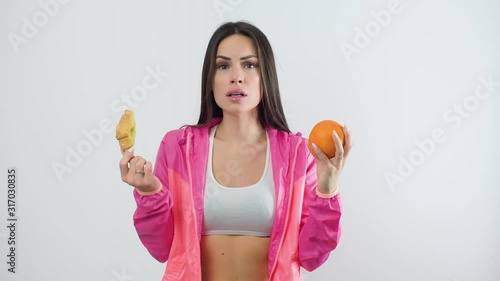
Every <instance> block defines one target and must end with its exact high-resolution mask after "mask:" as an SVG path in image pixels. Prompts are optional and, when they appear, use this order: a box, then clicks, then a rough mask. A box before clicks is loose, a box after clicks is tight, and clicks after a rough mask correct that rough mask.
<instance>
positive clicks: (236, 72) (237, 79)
mask: <svg viewBox="0 0 500 281" xmlns="http://www.w3.org/2000/svg"><path fill="white" fill-rule="evenodd" d="M241 83H243V73H242V71H241V69H239V68H238V67H234V68H233V73H232V76H231V84H241Z"/></svg>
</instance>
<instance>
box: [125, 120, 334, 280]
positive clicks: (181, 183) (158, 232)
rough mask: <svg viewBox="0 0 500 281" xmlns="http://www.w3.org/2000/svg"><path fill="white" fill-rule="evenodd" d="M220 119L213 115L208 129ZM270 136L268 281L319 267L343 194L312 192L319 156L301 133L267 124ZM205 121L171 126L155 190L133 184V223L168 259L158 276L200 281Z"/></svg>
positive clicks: (331, 245) (290, 277)
mask: <svg viewBox="0 0 500 281" xmlns="http://www.w3.org/2000/svg"><path fill="white" fill-rule="evenodd" d="M220 121H221V118H215V119H213V122H212V124H211V125H210V127H212V126H214V125H215V124H218V123H219V122H220ZM266 130H267V132H268V134H269V141H270V151H271V159H272V161H271V162H272V169H273V175H274V185H275V194H276V196H275V197H276V210H275V218H274V222H273V229H272V233H271V240H270V244H269V254H268V273H269V280H270V281H295V280H297V281H298V280H303V279H302V277H301V274H300V267H301V266H302V267H303V268H304V269H306V270H307V271H312V270H314V269H316V268H318V267H319V266H320V265H322V264H323V263H324V262H325V261H326V260H327V258H328V256H329V255H330V252H331V251H333V250H334V249H335V248H336V247H337V244H338V242H339V239H340V216H341V200H340V195H339V194H338V193H335V194H332V195H326V194H321V193H319V192H317V191H316V185H317V175H316V162H315V160H314V157H313V156H312V155H311V153H310V152H309V150H308V149H307V145H306V139H305V138H302V137H301V136H300V133H298V134H297V135H293V134H290V133H287V132H283V131H277V130H275V129H272V128H266ZM208 146H209V127H204V128H193V127H189V126H187V127H183V128H182V129H178V130H173V131H170V132H168V133H167V134H166V135H165V137H164V138H163V140H162V142H161V145H160V148H159V150H158V155H157V158H156V163H155V169H154V174H155V175H156V176H157V177H158V178H159V179H160V181H161V183H162V188H161V190H160V191H159V192H157V193H154V194H150V195H144V194H139V192H138V191H137V190H134V197H135V200H136V202H137V209H136V211H135V213H134V225H135V228H136V230H137V233H138V235H139V238H140V239H141V241H142V243H143V244H144V246H145V247H146V248H147V249H148V251H149V253H150V254H151V255H152V256H153V257H154V258H155V259H157V260H158V261H160V262H165V261H167V260H168V262H167V266H166V270H165V274H164V276H163V279H162V280H163V281H167V280H168V281H174V280H175V281H179V280H181V281H201V263H200V247H199V245H200V240H201V233H202V227H203V223H202V222H203V198H204V194H203V193H204V189H205V188H204V186H205V172H206V168H207V161H208V149H209V147H208Z"/></svg>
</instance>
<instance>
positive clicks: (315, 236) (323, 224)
mask: <svg viewBox="0 0 500 281" xmlns="http://www.w3.org/2000/svg"><path fill="white" fill-rule="evenodd" d="M306 153H307V156H306V157H307V165H306V179H305V187H304V203H303V207H302V217H301V223H300V233H299V246H298V247H299V261H300V264H301V266H302V267H303V268H304V269H305V270H307V271H313V270H315V269H316V268H318V267H319V266H321V265H322V264H323V263H324V262H325V261H326V260H327V259H328V257H329V255H330V252H331V251H333V250H334V249H335V248H336V247H337V244H338V242H339V239H340V234H341V229H340V217H341V213H342V205H341V200H340V194H339V193H338V192H337V191H336V192H335V193H333V194H332V195H324V194H320V193H318V192H317V190H316V187H317V181H318V179H317V175H316V161H315V159H314V157H313V156H312V154H311V153H310V152H309V151H307V152H306Z"/></svg>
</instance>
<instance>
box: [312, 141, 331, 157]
mask: <svg viewBox="0 0 500 281" xmlns="http://www.w3.org/2000/svg"><path fill="white" fill-rule="evenodd" d="M312 146H313V148H314V152H316V156H315V157H314V158H316V159H317V160H319V161H325V160H328V156H326V154H325V153H324V152H323V151H322V150H321V149H320V148H319V147H318V146H317V145H316V144H315V143H314V142H313V144H312Z"/></svg>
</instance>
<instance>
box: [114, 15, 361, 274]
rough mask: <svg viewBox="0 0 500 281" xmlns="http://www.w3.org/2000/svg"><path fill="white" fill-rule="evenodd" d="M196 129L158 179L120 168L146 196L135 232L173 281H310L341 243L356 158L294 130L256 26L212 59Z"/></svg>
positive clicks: (217, 47) (172, 144)
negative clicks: (344, 202) (348, 168)
mask: <svg viewBox="0 0 500 281" xmlns="http://www.w3.org/2000/svg"><path fill="white" fill-rule="evenodd" d="M201 97H202V102H201V113H200V117H199V120H198V124H197V125H192V126H185V127H183V128H181V129H178V130H173V131H170V132H168V133H167V134H166V135H165V137H164V138H163V140H162V142H161V144H160V148H159V151H158V155H157V158H156V162H155V169H154V171H153V168H152V163H151V162H148V161H146V160H145V159H144V158H142V157H140V156H134V154H133V151H129V152H125V153H124V155H123V158H122V159H121V161H120V170H121V176H122V179H123V181H125V182H126V183H128V184H130V185H131V186H133V187H135V189H134V197H135V200H136V202H137V209H136V212H135V214H134V224H135V227H136V230H137V233H138V234H139V237H140V239H141V241H142V243H143V244H144V246H145V247H146V248H147V249H148V251H149V252H150V253H151V255H152V256H153V257H154V258H156V259H157V260H158V261H160V262H165V261H167V260H168V262H167V267H166V270H165V275H164V276H163V280H176V281H177V280H188V281H196V280H204V281H226V280H240V281H246V280H248V281H250V280H251V281H255V280H272V281H278V280H284V281H285V280H286V281H291V280H302V277H301V275H300V267H301V266H302V267H303V268H305V269H306V270H308V271H312V270H314V269H316V268H318V267H319V266H320V265H321V264H323V263H324V262H325V261H326V259H327V258H328V256H329V254H330V252H331V251H333V250H334V249H335V248H336V246H337V243H338V241H339V238H340V224H339V221H340V215H341V203H340V195H339V194H338V189H337V186H338V182H339V177H340V173H341V171H342V168H343V166H344V163H345V159H346V157H347V155H348V154H349V150H350V148H351V146H352V143H351V135H350V133H349V131H348V130H347V129H344V133H345V145H344V146H343V147H342V142H341V140H340V139H339V138H338V136H337V135H336V134H334V135H333V136H332V137H333V139H334V142H335V144H336V148H337V149H336V151H337V152H336V155H335V157H334V158H332V159H328V157H326V155H325V154H324V153H322V152H321V151H320V150H319V149H317V153H316V155H318V156H317V157H316V158H315V157H313V156H312V154H311V153H310V152H309V151H308V149H307V145H306V140H305V139H304V138H302V137H301V136H300V134H297V135H294V134H292V133H291V132H290V130H289V129H288V125H287V122H286V120H285V117H284V113H283V108H282V105H281V100H280V94H279V88H278V79H277V74H276V68H275V63H274V56H273V52H272V49H271V46H270V44H269V42H268V40H267V38H266V36H265V35H264V34H263V33H262V32H261V31H260V30H259V29H258V28H256V27H255V26H253V25H251V24H248V23H245V22H236V23H226V24H224V25H222V26H220V27H219V28H218V29H217V30H216V31H215V33H214V34H213V36H212V38H211V39H210V42H209V44H208V48H207V51H206V54H205V60H204V64H203V74H202V96H201Z"/></svg>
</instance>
